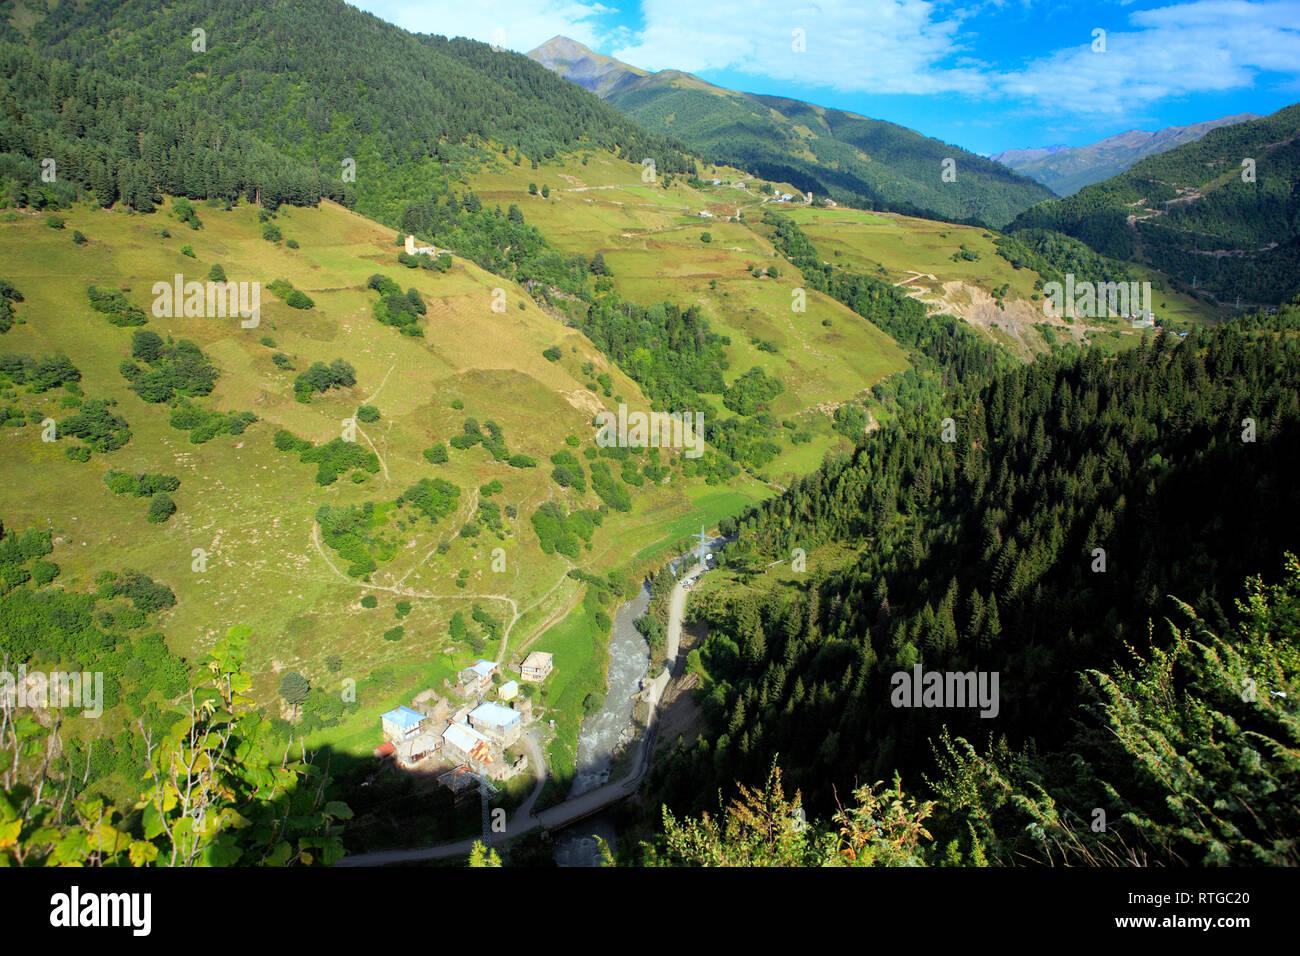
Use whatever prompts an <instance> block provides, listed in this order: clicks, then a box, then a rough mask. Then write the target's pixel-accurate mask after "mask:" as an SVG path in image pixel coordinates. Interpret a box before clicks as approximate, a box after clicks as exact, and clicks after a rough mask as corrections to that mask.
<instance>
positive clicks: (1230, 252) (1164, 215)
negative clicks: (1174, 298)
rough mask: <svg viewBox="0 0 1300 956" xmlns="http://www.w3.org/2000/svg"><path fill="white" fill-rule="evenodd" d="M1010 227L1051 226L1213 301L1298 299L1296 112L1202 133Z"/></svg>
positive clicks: (1299, 136)
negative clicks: (1158, 272)
mask: <svg viewBox="0 0 1300 956" xmlns="http://www.w3.org/2000/svg"><path fill="white" fill-rule="evenodd" d="M1011 229H1012V230H1013V231H1015V230H1021V229H1051V230H1055V231H1057V232H1063V233H1065V234H1066V235H1070V236H1073V237H1075V238H1076V239H1081V240H1083V241H1084V242H1086V243H1087V244H1088V245H1090V246H1092V248H1093V249H1095V250H1096V251H1097V252H1100V253H1102V254H1103V255H1107V256H1111V257H1112V258H1115V259H1121V260H1130V261H1133V262H1142V263H1146V264H1148V265H1151V266H1154V267H1155V268H1157V269H1159V270H1161V271H1162V272H1165V273H1167V274H1169V275H1170V276H1173V277H1174V278H1175V279H1176V280H1178V282H1179V283H1180V285H1181V286H1183V287H1186V288H1194V289H1195V290H1196V291H1198V292H1199V293H1201V294H1203V295H1208V296H1212V297H1213V298H1215V299H1217V300H1218V301H1220V302H1224V303H1235V302H1236V299H1237V297H1238V296H1240V297H1241V300H1242V302H1243V303H1254V304H1276V303H1278V302H1282V301H1286V300H1289V299H1291V298H1292V297H1293V296H1295V295H1296V293H1297V292H1300V105H1294V106H1288V107H1286V108H1284V109H1281V110H1278V111H1277V112H1276V113H1273V114H1272V115H1270V116H1266V117H1264V118H1262V119H1257V120H1248V121H1246V122H1243V123H1235V124H1233V125H1231V126H1221V127H1219V128H1218V129H1213V130H1210V132H1208V133H1206V134H1205V136H1204V137H1202V138H1201V139H1199V140H1197V141H1195V142H1191V143H1185V144H1183V145H1182V146H1178V147H1175V148H1174V149H1171V150H1169V151H1168V152H1163V153H1160V154H1158V155H1155V156H1148V157H1147V158H1146V159H1143V160H1141V161H1140V162H1138V163H1137V165H1135V166H1134V167H1133V168H1132V169H1130V170H1128V171H1127V172H1124V173H1120V174H1119V175H1117V176H1114V177H1112V178H1110V179H1107V180H1105V181H1104V182H1101V183H1097V184H1094V185H1092V186H1087V187H1085V188H1083V189H1082V190H1080V191H1079V192H1077V193H1075V194H1074V195H1073V196H1069V197H1066V198H1064V199H1058V200H1054V201H1051V202H1046V203H1042V204H1040V205H1038V206H1035V207H1033V208H1032V209H1029V210H1027V211H1025V212H1024V213H1022V214H1021V215H1020V216H1018V217H1017V218H1016V220H1015V222H1014V223H1013V224H1012V226H1011Z"/></svg>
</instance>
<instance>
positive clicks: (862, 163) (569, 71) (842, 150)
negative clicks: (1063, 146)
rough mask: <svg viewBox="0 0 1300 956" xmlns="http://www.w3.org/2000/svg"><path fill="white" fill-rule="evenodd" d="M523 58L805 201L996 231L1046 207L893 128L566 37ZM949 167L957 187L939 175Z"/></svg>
mask: <svg viewBox="0 0 1300 956" xmlns="http://www.w3.org/2000/svg"><path fill="white" fill-rule="evenodd" d="M528 56H529V57H531V58H532V59H534V60H536V61H537V62H538V63H541V64H542V65H543V66H546V67H547V68H549V69H551V70H554V71H555V72H556V73H558V74H559V75H560V76H563V77H565V78H566V79H569V80H572V81H573V82H574V83H576V84H578V85H579V86H581V87H583V88H584V89H588V90H591V91H592V92H593V93H595V94H597V95H598V96H600V97H601V98H602V99H603V100H605V101H606V102H607V103H609V104H610V105H612V106H614V107H616V108H617V109H618V110H620V111H621V112H622V113H624V114H625V115H626V116H628V117H629V118H631V119H632V120H635V121H636V122H637V123H638V124H640V125H641V126H643V127H644V128H645V129H646V130H648V131H650V132H652V133H661V134H666V135H668V136H671V137H674V138H676V139H678V140H680V141H681V142H683V143H685V144H686V145H687V146H689V147H691V148H693V149H696V150H699V151H700V152H701V153H702V154H703V155H704V156H706V157H707V158H709V159H711V160H713V161H714V162H719V163H727V164H731V165H735V166H739V167H741V168H743V169H746V170H748V171H749V172H751V173H753V174H754V175H756V176H761V177H763V178H765V179H769V180H773V181H776V182H788V183H790V184H791V185H793V186H795V187H797V188H798V189H800V190H801V191H803V192H809V191H811V192H813V193H814V194H819V195H822V196H829V197H831V198H833V199H836V200H839V201H841V202H850V203H852V204H854V205H858V206H863V207H867V208H876V209H889V210H894V211H899V212H908V213H916V214H921V215H929V216H932V217H937V218H943V219H952V220H978V221H980V222H983V223H987V224H989V225H993V226H1002V225H1005V224H1006V223H1007V222H1009V221H1010V220H1011V219H1013V218H1014V217H1015V215H1016V214H1017V213H1019V212H1021V211H1022V210H1024V209H1026V208H1028V207H1029V206H1030V205H1032V204H1034V203H1036V202H1039V201H1041V200H1044V199H1050V198H1052V195H1053V194H1052V193H1051V192H1050V191H1049V190H1048V189H1046V188H1045V187H1043V186H1042V185H1040V184H1039V183H1036V182H1034V181H1033V180H1032V179H1029V178H1028V177H1026V176H1022V175H1020V174H1019V173H1016V172H1014V171H1011V170H1008V169H1007V168H1006V167H1004V166H1002V165H1001V164H999V163H995V162H993V161H992V160H989V159H986V158H984V157H982V156H978V155H976V154H974V153H971V152H968V151H966V150H964V149H961V148H960V147H958V146H954V145H951V144H949V143H944V142H942V141H940V140H937V139H932V138H930V137H928V136H923V135H922V134H920V133H918V132H916V131H914V130H911V129H907V128H906V127H903V126H899V125H897V124H895V123H888V122H885V121H883V120H875V119H869V118H868V117H865V116H860V115H858V114H856V113H850V112H846V111H844V110H836V109H827V108H824V107H821V106H816V105H814V104H811V103H805V102H803V101H801V100H795V99H789V98H786V97H780V96H763V95H759V94H754V93H743V92H739V91H737V90H729V89H725V88H723V87H719V86H714V85H713V84H711V83H708V82H706V81H705V80H702V79H700V78H699V77H698V76H694V75H692V74H690V73H683V72H682V71H680V70H661V71H659V72H656V73H650V72H647V71H646V70H642V69H639V68H637V67H634V66H630V65H629V64H626V63H623V62H621V61H619V60H616V59H614V58H612V57H608V56H603V55H601V54H598V53H595V52H593V51H592V50H590V49H588V48H587V47H585V46H583V45H582V44H581V43H578V42H576V41H574V40H570V39H568V38H567V37H562V36H557V37H554V38H552V39H551V40H548V41H547V42H546V43H544V44H542V45H541V46H539V47H537V49H535V50H533V51H531V52H530V53H529V54H528ZM945 160H952V161H953V164H952V166H951V168H952V169H953V170H954V171H955V178H951V179H950V178H948V177H945V176H944V175H943V173H944V169H945Z"/></svg>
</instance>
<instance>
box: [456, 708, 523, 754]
mask: <svg viewBox="0 0 1300 956" xmlns="http://www.w3.org/2000/svg"><path fill="white" fill-rule="evenodd" d="M469 725H470V726H471V727H473V728H474V729H475V730H477V731H478V732H479V733H480V734H482V735H483V736H485V737H487V738H488V739H489V740H493V741H496V742H497V743H498V744H499V745H500V746H502V747H509V746H510V745H511V744H513V743H514V742H515V741H516V740H518V739H519V731H520V728H521V727H522V720H521V715H520V714H519V711H517V710H512V709H510V708H509V707H505V706H503V705H501V704H497V703H493V702H492V701H487V702H485V703H482V704H479V705H478V706H477V707H475V708H474V709H473V710H472V711H470V714H469Z"/></svg>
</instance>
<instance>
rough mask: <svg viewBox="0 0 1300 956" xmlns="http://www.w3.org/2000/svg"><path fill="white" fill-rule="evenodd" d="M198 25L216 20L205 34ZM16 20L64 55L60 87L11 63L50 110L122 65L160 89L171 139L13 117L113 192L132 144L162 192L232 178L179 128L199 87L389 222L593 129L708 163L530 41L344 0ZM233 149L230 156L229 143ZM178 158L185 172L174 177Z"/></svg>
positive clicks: (219, 184)
mask: <svg viewBox="0 0 1300 956" xmlns="http://www.w3.org/2000/svg"><path fill="white" fill-rule="evenodd" d="M194 30H202V31H204V35H203V38H202V39H203V49H202V50H196V49H195V44H197V43H198V42H199V40H198V39H194V38H193V33H192V31H194ZM5 32H6V37H7V39H9V40H11V41H13V42H15V43H18V44H21V45H22V46H23V47H24V48H25V51H24V52H25V54H26V56H28V57H34V58H37V59H39V60H47V59H48V60H50V61H54V62H56V63H57V64H58V65H57V66H56V65H54V63H50V64H48V65H46V66H44V67H43V69H45V70H47V71H48V72H49V73H50V74H51V75H52V79H49V80H46V81H45V82H44V86H45V87H46V90H45V92H41V91H40V90H39V89H38V88H37V84H36V82H35V78H33V79H31V80H24V79H23V77H22V74H23V73H25V72H27V71H29V70H30V69H31V68H32V67H31V66H30V65H27V64H24V65H23V67H22V69H21V70H19V69H17V68H15V71H14V72H15V73H18V74H19V76H17V77H13V76H9V75H8V71H7V73H6V77H7V82H9V83H15V84H21V89H22V91H23V92H22V93H20V94H17V95H20V96H21V97H22V98H23V99H36V100H37V104H32V105H26V104H25V113H26V114H27V115H28V116H30V117H31V118H32V119H36V118H37V117H38V116H39V115H40V113H38V112H37V111H38V109H45V110H49V108H50V107H49V106H47V105H45V104H47V103H49V102H53V101H59V102H61V101H62V99H63V98H65V97H66V96H67V95H68V93H70V92H72V91H73V90H76V89H77V88H78V87H80V88H81V89H86V88H90V89H92V90H93V89H95V87H96V84H102V83H103V82H105V81H104V80H103V79H101V78H102V77H104V76H107V77H109V78H111V79H113V80H117V81H121V82H130V83H132V84H139V86H140V87H142V88H143V89H142V90H141V92H139V93H138V94H136V95H138V96H139V97H140V98H141V99H143V100H144V101H145V102H144V103H142V104H141V106H142V107H144V108H145V109H146V110H147V112H148V114H149V122H148V123H147V124H146V125H149V126H153V127H159V129H158V130H157V139H158V142H157V143H156V145H155V144H153V143H151V142H150V138H146V139H145V140H144V141H143V142H133V141H132V137H130V136H126V135H124V134H125V132H126V130H127V129H128V128H130V127H127V126H125V125H124V124H123V123H122V121H121V120H119V121H118V123H117V124H116V126H114V125H112V124H107V123H106V128H105V129H104V130H103V131H102V132H100V131H99V130H91V131H87V130H82V129H80V128H78V127H77V126H76V125H74V124H67V123H62V122H48V123H42V124H39V125H35V124H24V123H20V122H18V121H17V119H16V118H15V117H12V116H7V117H6V122H8V123H11V124H14V125H16V126H18V127H20V128H24V129H25V130H26V138H27V139H28V140H31V139H32V138H33V137H37V141H38V142H39V143H40V145H41V148H42V149H43V150H44V152H43V153H41V156H51V157H53V158H55V159H56V160H58V162H59V168H60V169H62V170H64V171H65V172H64V176H65V177H66V178H67V179H69V180H71V181H72V182H74V183H76V184H78V185H83V186H87V187H89V188H91V189H93V190H95V192H96V197H97V198H99V199H100V200H101V201H102V202H105V203H107V202H109V201H111V200H112V199H113V198H115V197H114V196H112V195H110V194H109V192H108V191H106V190H104V189H101V188H100V184H99V183H98V182H96V181H95V180H93V179H92V178H90V176H89V174H90V171H91V169H92V168H93V167H94V165H95V163H96V162H99V163H103V164H104V165H105V166H107V167H108V168H110V169H115V168H118V167H120V166H121V164H122V161H123V159H124V157H125V158H130V159H135V160H139V161H140V162H141V164H142V166H141V168H140V170H139V175H141V176H142V177H144V178H145V179H146V181H147V186H148V187H149V188H150V189H153V190H155V191H156V190H157V189H158V188H160V187H161V186H164V185H168V184H170V183H171V182H173V181H179V185H181V186H183V187H184V188H183V189H182V190H181V191H183V192H184V193H185V194H186V195H189V196H190V197H191V198H207V197H210V196H214V195H230V194H231V193H232V186H230V185H228V184H227V183H226V182H225V181H223V180H222V178H221V177H220V175H219V173H220V171H221V169H220V167H221V163H219V162H217V161H216V157H213V158H211V159H209V158H207V157H204V156H202V155H199V156H195V155H193V153H192V152H191V151H190V150H188V149H185V150H179V149H176V148H175V147H174V145H173V144H172V143H171V142H169V141H168V140H167V139H166V135H168V134H170V135H176V133H177V129H178V128H179V129H180V130H181V131H183V130H184V127H185V124H184V122H182V120H183V118H184V114H180V115H178V114H177V111H176V108H175V106H174V104H175V103H177V102H179V101H182V100H183V102H184V104H185V109H186V110H189V111H192V112H193V113H195V114H198V115H207V116H211V117H217V118H220V119H222V120H224V121H226V122H228V123H229V124H231V125H233V126H235V127H237V128H238V129H239V130H240V131H241V133H242V135H244V136H247V137H257V138H258V139H260V140H261V142H263V143H266V144H269V145H271V146H274V147H275V148H276V149H278V150H279V151H280V152H281V153H283V154H284V155H285V156H288V157H291V158H292V159H293V160H296V161H297V162H298V163H300V164H302V166H304V167H309V168H310V169H312V170H313V171H316V172H318V174H319V176H320V177H322V178H323V179H324V180H326V181H328V182H329V183H331V184H334V187H333V189H334V190H335V191H336V192H337V194H336V193H335V192H331V193H330V194H331V195H335V198H344V201H347V198H345V197H352V196H355V202H356V204H357V208H358V209H359V210H360V211H362V212H364V213H366V214H367V215H369V216H371V217H373V218H376V219H378V220H380V221H383V222H387V223H389V224H395V223H396V217H397V215H398V213H399V212H400V207H401V203H402V199H403V197H404V195H405V193H406V192H407V191H408V190H410V189H411V188H413V187H415V186H417V185H418V184H419V183H421V182H423V181H425V180H427V179H429V178H432V177H434V176H439V175H445V174H446V173H447V171H448V169H449V168H450V169H452V170H457V169H462V168H465V166H466V165H467V164H468V165H473V164H475V163H477V162H481V161H483V160H484V159H486V158H487V157H489V156H503V155H504V156H507V157H509V160H510V161H512V162H533V161H537V160H540V159H543V158H546V157H549V156H553V155H556V154H557V153H558V152H560V151H562V150H565V149H568V148H573V147H575V146H577V145H579V144H585V145H588V146H590V147H592V148H598V149H611V150H614V151H615V152H618V153H620V154H621V155H624V156H627V157H630V158H633V159H635V160H636V161H637V162H639V161H640V160H641V159H642V158H644V157H646V156H651V157H654V158H655V160H656V162H657V164H658V167H659V168H660V169H661V170H663V171H664V172H668V173H671V172H686V171H693V170H694V162H693V160H692V159H691V158H690V157H689V156H688V155H687V154H686V153H685V152H684V151H683V150H682V149H681V148H680V147H678V146H677V145H675V144H674V143H672V142H670V141H669V140H667V139H666V138H665V137H663V136H655V135H648V134H646V133H645V132H644V131H643V130H642V129H640V128H639V127H637V126H636V125H635V124H633V123H631V122H628V121H627V120H626V119H625V118H624V117H623V116H622V115H621V114H620V113H619V112H618V111H617V110H614V109H613V108H612V107H610V106H607V105H605V104H604V103H602V102H601V101H600V100H598V99H597V98H596V97H594V96H590V95H588V94H586V93H584V92H582V91H581V90H579V89H577V88H575V87H574V86H573V85H572V84H570V83H566V82H563V81H562V80H560V79H559V78H557V77H556V76H555V75H554V74H552V73H551V72H549V71H548V70H545V69H543V68H542V67H541V66H539V65H537V64H536V63H533V62H532V61H531V60H529V59H527V58H526V57H522V56H519V55H518V54H514V53H508V52H504V51H503V52H500V53H498V52H494V51H493V49H492V48H491V47H489V46H488V45H486V44H483V43H476V42H472V41H469V40H464V39H456V40H448V39H446V38H444V37H439V36H425V35H416V34H411V33H408V32H407V31H405V30H402V29H400V28H398V27H395V26H392V25H391V24H387V23H385V22H383V21H382V20H380V19H378V18H377V17H375V16H373V15H371V14H368V13H363V12H362V11H360V10H358V9H356V8H355V7H352V6H349V5H348V4H346V3H343V2H342V0H288V2H282V3H276V4H272V5H268V4H265V3H261V2H258V0H220V2H219V3H215V4H214V3H208V2H203V0H182V2H180V3H175V4H170V5H168V6H167V7H165V8H161V9H160V8H159V7H158V5H157V4H152V3H147V2H144V0H128V2H126V3H117V2H112V0H94V2H91V3H85V4H78V5H71V4H62V5H60V6H58V7H57V8H55V9H54V11H52V12H50V13H49V14H48V15H46V16H43V17H38V18H37V19H36V21H35V23H31V24H28V23H26V22H25V23H24V29H23V30H21V31H20V30H19V29H18V28H17V27H15V26H14V25H13V24H11V23H10V24H6V31H5ZM106 37H108V38H110V41H111V42H105V38H106ZM10 55H11V56H14V55H16V54H13V53H11V54H10ZM340 63H346V64H348V71H349V72H348V75H349V78H350V79H349V82H346V83H343V82H339V81H338V79H339V74H338V69H339V67H338V64H340ZM73 64H75V67H74V66H73ZM105 94H111V99H112V101H113V102H115V103H121V102H122V101H123V99H126V102H127V103H132V102H133V98H127V97H124V96H123V95H122V94H118V93H116V91H111V90H102V89H101V90H99V91H98V93H97V95H98V96H99V97H103V96H104V95H105ZM21 101H22V100H20V102H21ZM82 111H83V110H81V109H79V110H78V113H80V112H82ZM51 115H52V114H51ZM37 131H39V133H38V132H37ZM151 132H153V130H151ZM10 136H11V137H12V138H14V139H17V140H18V141H19V142H22V139H21V138H20V137H19V136H18V135H17V134H10ZM210 141H215V142H216V143H217V144H220V143H221V142H222V141H221V139H220V138H219V137H211V139H210ZM8 148H9V149H10V150H12V149H13V147H12V146H10V147H8ZM216 151H221V152H222V155H221V157H220V158H221V159H222V160H223V161H224V159H225V156H224V150H223V147H222V146H220V145H216V146H215V147H214V150H213V152H216ZM87 154H89V155H87ZM175 167H178V168H179V171H180V173H182V174H183V175H177V176H174V177H169V176H168V172H169V171H170V170H171V169H173V168H175ZM267 178H271V177H263V179H264V180H265V179H267ZM263 185H265V182H264V183H263ZM272 185H274V181H273V182H272ZM245 192H246V193H247V190H245ZM101 193H102V195H101ZM127 198H128V200H130V199H131V198H132V197H130V196H128V197H127ZM248 198H250V199H251V198H252V196H251V195H249V197H248ZM281 198H282V199H283V201H288V202H294V201H297V195H296V193H295V192H294V191H292V190H290V191H286V192H285V194H284V195H283V196H282V197H281V190H279V189H276V190H275V191H274V192H273V193H272V194H269V195H266V196H263V197H262V201H263V202H270V203H271V204H275V203H276V202H278V201H280V200H281ZM304 198H305V200H306V201H308V202H310V201H312V199H313V198H314V197H310V196H308V197H304Z"/></svg>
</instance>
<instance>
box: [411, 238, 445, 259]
mask: <svg viewBox="0 0 1300 956" xmlns="http://www.w3.org/2000/svg"><path fill="white" fill-rule="evenodd" d="M406 254H407V255H408V256H436V255H437V254H438V249H437V247H436V246H417V245H416V244H415V236H411V235H408V236H407V237H406Z"/></svg>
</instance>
